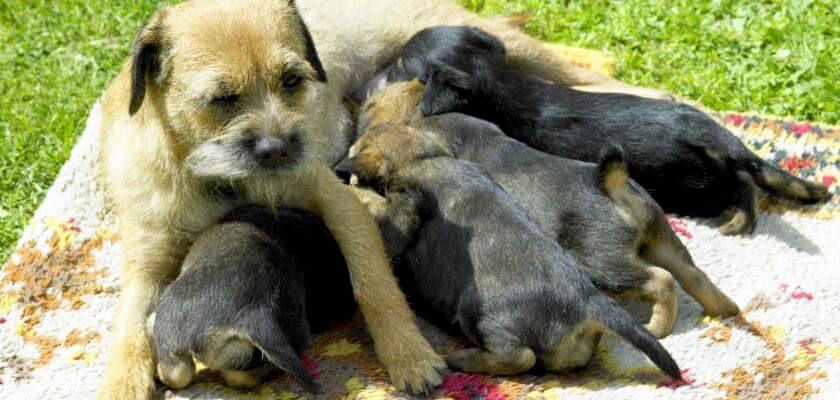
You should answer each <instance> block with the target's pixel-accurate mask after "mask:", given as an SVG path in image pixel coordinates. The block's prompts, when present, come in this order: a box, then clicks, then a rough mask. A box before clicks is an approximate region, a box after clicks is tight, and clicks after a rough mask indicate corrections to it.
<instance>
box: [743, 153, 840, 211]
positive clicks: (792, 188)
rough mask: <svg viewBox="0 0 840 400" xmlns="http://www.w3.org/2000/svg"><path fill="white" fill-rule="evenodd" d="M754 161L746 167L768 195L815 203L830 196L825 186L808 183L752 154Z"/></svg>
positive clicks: (754, 180)
mask: <svg viewBox="0 0 840 400" xmlns="http://www.w3.org/2000/svg"><path fill="white" fill-rule="evenodd" d="M752 156H754V159H753V160H751V161H752V162H750V163H748V167H744V169H746V170H747V171H748V172H749V173H750V175H751V176H752V178H753V182H755V184H756V185H758V187H760V188H761V189H763V190H764V191H766V192H767V193H769V194H771V195H773V196H778V197H783V198H786V199H791V200H796V201H801V202H805V203H814V202H818V201H820V200H823V199H825V198H826V197H827V196H828V188H827V187H826V186H824V185H821V184H818V183H813V182H808V181H806V180H804V179H801V178H799V177H796V176H794V175H792V174H790V173H788V172H787V171H785V170H783V169H781V168H779V167H777V166H775V165H772V164H770V163H768V162H766V161H764V160H762V159H761V158H760V157H758V156H756V155H754V154H752Z"/></svg>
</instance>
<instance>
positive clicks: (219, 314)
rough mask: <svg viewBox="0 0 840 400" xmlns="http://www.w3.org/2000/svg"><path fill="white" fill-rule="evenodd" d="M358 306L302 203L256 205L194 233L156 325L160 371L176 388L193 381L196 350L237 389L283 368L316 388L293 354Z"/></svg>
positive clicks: (339, 261)
mask: <svg viewBox="0 0 840 400" xmlns="http://www.w3.org/2000/svg"><path fill="white" fill-rule="evenodd" d="M323 293H329V296H320V294H323ZM316 294H317V295H316ZM354 309H355V303H354V302H353V294H352V289H351V286H350V278H349V276H348V273H347V267H346V264H345V261H344V257H342V255H341V251H340V250H339V248H338V245H337V244H336V242H335V240H334V239H333V237H332V236H331V235H330V233H329V231H328V230H327V228H326V227H325V226H324V224H323V223H322V222H321V220H319V219H318V218H317V217H315V216H314V215H313V214H312V213H310V212H307V211H303V210H294V209H285V208H281V209H277V210H275V211H273V212H272V211H270V210H269V209H266V208H263V207H256V206H250V207H242V208H239V209H236V210H234V211H233V212H231V213H230V214H229V215H228V216H227V217H225V218H224V219H222V220H221V221H220V222H219V223H218V224H216V225H214V226H212V227H211V228H210V229H208V230H207V231H206V232H205V233H203V234H202V235H201V236H200V237H199V238H198V240H196V242H195V244H194V245H193V246H192V248H191V249H190V252H189V254H188V255H187V257H186V259H185V260H184V266H183V269H182V272H181V275H180V276H179V277H178V279H177V280H175V282H173V283H172V284H171V285H169V287H167V288H166V290H165V291H164V293H163V296H162V297H161V301H160V304H159V305H158V307H157V310H156V313H155V314H153V317H152V318H151V321H150V322H149V325H151V326H153V331H154V337H155V343H156V344H157V354H158V369H159V371H160V377H161V379H162V380H163V381H164V383H166V384H167V385H169V386H171V387H173V388H182V387H185V386H187V385H189V384H190V383H191V382H192V380H193V378H194V377H195V363H194V361H193V357H195V358H196V359H198V360H199V361H201V362H203V363H204V364H206V365H207V366H208V367H209V368H211V369H214V370H219V371H220V372H221V374H222V377H223V378H224V380H225V382H226V383H227V384H229V385H231V386H234V387H252V386H255V385H256V384H258V383H259V382H260V381H262V380H264V379H266V378H268V377H270V376H272V375H275V374H276V373H277V372H278V371H279V370H282V371H285V372H287V373H289V375H291V377H292V378H293V379H294V381H295V382H297V383H298V384H299V385H301V386H302V387H303V388H304V389H306V390H308V391H310V392H316V391H317V384H316V383H315V381H314V379H313V378H312V376H311V375H310V374H309V371H308V370H307V369H306V367H305V366H304V365H303V363H302V362H301V361H300V359H299V358H298V356H297V354H296V353H297V352H299V351H301V350H302V349H303V347H304V346H305V345H306V344H307V343H308V340H309V334H310V330H312V331H316V332H317V331H319V330H323V329H324V328H325V327H327V326H328V325H329V324H331V323H334V322H336V321H338V320H340V319H343V318H346V317H349V316H350V315H351V314H352V312H353V310H354Z"/></svg>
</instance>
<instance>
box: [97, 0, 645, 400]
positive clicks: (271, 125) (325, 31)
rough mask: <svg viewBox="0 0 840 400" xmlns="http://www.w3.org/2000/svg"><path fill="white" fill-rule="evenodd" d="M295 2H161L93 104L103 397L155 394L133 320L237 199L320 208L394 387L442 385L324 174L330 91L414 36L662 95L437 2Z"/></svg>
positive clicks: (360, 225) (344, 126)
mask: <svg viewBox="0 0 840 400" xmlns="http://www.w3.org/2000/svg"><path fill="white" fill-rule="evenodd" d="M298 3H299V4H297V5H295V4H294V3H293V2H289V1H288V0H275V1H258V0H238V1H232V0H205V1H195V2H185V3H182V4H179V5H176V6H171V7H165V8H163V9H161V10H160V11H159V12H158V13H156V14H155V15H154V16H153V17H152V18H151V19H150V20H149V22H148V23H147V24H146V25H145V26H144V27H143V28H142V29H141V30H140V32H139V33H138V35H137V37H136V38H135V40H134V46H133V53H132V56H131V59H130V60H129V62H127V63H126V65H125V66H124V67H123V69H122V71H121V72H120V74H119V75H118V76H117V78H116V79H115V81H114V82H113V83H112V84H111V86H110V87H109V88H108V89H107V91H106V93H105V95H104V97H103V99H102V103H103V109H104V114H105V117H104V118H105V119H104V122H103V124H102V132H101V136H102V154H101V157H100V158H101V165H102V172H103V177H104V180H105V184H106V187H107V193H108V196H109V198H110V200H111V201H112V202H113V205H114V208H115V209H116V211H117V214H118V224H119V228H120V232H121V236H122V238H123V240H124V252H125V270H124V273H123V283H122V292H121V293H120V300H119V304H118V307H117V308H118V309H117V317H116V321H115V323H114V330H115V332H114V335H115V340H114V341H113V343H112V345H111V351H110V356H109V359H108V366H107V372H106V376H105V382H104V384H103V385H102V387H101V388H100V391H99V397H100V398H102V399H143V398H150V397H151V396H152V395H153V393H154V373H155V361H154V356H153V355H154V354H155V352H154V344H153V341H152V340H151V338H150V336H149V334H148V333H147V332H146V331H145V330H144V328H143V326H144V320H145V318H146V316H147V315H148V314H149V313H150V312H151V311H152V310H153V309H154V307H155V305H156V303H157V301H158V297H159V295H160V292H161V290H162V288H163V287H164V285H166V284H167V283H168V282H171V281H172V280H173V279H174V278H175V277H176V276H177V275H178V271H179V269H180V266H181V262H182V259H183V257H184V254H185V253H186V251H187V250H188V248H189V246H190V244H191V242H192V240H193V239H194V238H195V237H196V236H197V235H198V234H199V233H201V232H202V231H203V230H205V229H206V228H207V227H208V226H210V225H211V224H213V223H214V222H216V221H217V220H218V219H219V218H220V217H221V216H223V215H224V214H225V213H227V212H228V211H229V210H230V209H232V208H233V207H235V206H236V205H237V204H241V203H257V204H265V205H279V204H283V205H286V206H291V207H302V208H307V209H310V210H312V211H314V212H315V213H317V214H318V215H319V216H320V217H321V218H322V219H323V220H324V222H325V223H326V225H327V226H328V227H329V229H330V231H331V232H332V233H333V235H334V236H335V238H336V241H337V242H338V243H339V246H340V248H341V250H342V253H343V254H344V256H345V258H346V259H347V264H348V267H349V269H350V275H351V279H352V281H353V286H354V293H355V295H356V297H357V300H358V303H359V305H360V307H361V309H362V311H363V313H364V315H365V320H366V321H367V324H368V328H369V329H370V332H371V336H372V338H373V340H374V342H375V350H376V353H377V355H378V357H379V359H380V360H381V361H382V363H383V364H384V366H385V368H386V370H387V372H388V374H389V376H390V378H391V380H392V382H393V383H394V385H395V386H396V387H397V388H398V389H401V390H407V391H410V392H414V393H420V392H428V391H429V390H431V388H432V387H434V386H436V385H438V384H439V383H440V381H441V374H442V372H443V366H444V363H443V361H442V360H441V359H440V357H439V356H438V355H437V354H436V353H435V352H434V351H433V349H432V348H431V347H430V346H429V345H428V343H427V342H426V340H425V339H424V338H423V337H422V335H421V334H420V332H419V330H418V329H417V327H416V325H415V324H414V316H413V314H412V313H411V311H410V310H409V308H408V306H407V304H406V302H405V299H404V297H403V295H402V293H401V292H399V289H398V287H397V285H396V282H395V280H394V278H393V276H392V275H391V272H390V269H389V267H388V264H387V261H386V258H385V256H384V253H383V250H382V243H381V239H380V237H379V234H378V232H377V230H376V227H375V225H374V224H373V221H372V220H371V218H370V216H369V215H368V214H367V212H366V211H365V209H364V208H363V207H362V206H361V204H359V203H358V201H357V200H356V199H355V197H354V196H353V195H352V194H351V193H350V192H349V190H348V189H346V188H345V187H343V186H342V185H341V184H340V182H339V181H338V180H337V178H335V176H334V175H333V174H332V172H331V170H330V166H332V165H333V164H334V163H335V162H336V161H338V159H339V158H340V157H341V156H342V155H344V154H345V152H346V149H347V147H348V145H349V142H350V140H351V139H352V134H351V132H352V129H351V122H350V116H349V114H348V112H347V110H346V109H345V108H344V107H342V103H341V100H342V98H343V96H345V95H346V94H347V93H349V92H351V91H353V90H356V89H358V87H360V86H361V85H362V82H363V80H364V79H366V78H368V77H369V76H371V75H372V74H374V72H376V70H377V69H378V68H379V67H381V66H383V65H385V64H386V63H388V62H390V61H392V59H393V58H394V57H395V56H396V54H397V52H398V51H399V50H400V49H401V47H402V45H403V44H405V42H406V41H407V40H408V39H409V38H410V37H411V36H412V35H413V34H414V33H416V32H417V31H419V30H421V29H423V28H426V27H428V26H432V25H437V24H462V25H463V24H466V25H474V26H479V27H482V28H484V29H486V30H488V31H490V32H493V33H494V34H496V35H498V36H499V37H501V38H502V40H503V41H504V42H505V45H506V46H507V47H508V49H509V55H510V59H511V61H512V62H513V63H514V64H515V65H517V67H518V68H520V69H521V70H523V71H527V72H529V73H533V74H536V75H538V76H541V77H543V78H546V79H550V80H552V81H555V82H562V83H564V84H568V85H585V86H587V87H588V90H593V91H616V90H621V91H625V92H632V93H635V94H642V95H650V96H658V95H660V92H657V91H653V90H648V89H640V88H633V87H629V86H627V85H623V84H621V83H619V82H617V81H614V80H611V79H610V78H607V77H605V76H603V75H600V74H598V73H594V72H591V71H586V70H583V69H580V68H576V67H574V66H571V65H570V64H568V63H567V62H565V61H564V60H562V59H560V58H558V57H557V56H555V55H553V54H551V53H549V52H548V51H546V50H545V49H544V48H543V47H542V46H541V45H540V44H539V43H538V42H536V41H534V40H533V39H530V38H528V37H527V36H526V35H524V34H522V33H520V32H518V31H516V30H515V29H514V28H511V27H508V26H506V25H505V24H504V23H503V22H502V21H489V20H481V19H479V18H478V17H476V16H474V15H472V14H469V13H467V12H466V11H465V10H463V9H461V8H460V7H458V6H457V5H454V4H451V3H449V2H446V1H442V0H431V1H429V0H426V1H418V2H411V3H409V2H404V1H398V0H376V1H368V2H358V1H356V0H337V1H325V0H305V1H300V2H298ZM298 10H299V11H300V12H298ZM301 15H302V17H303V19H301ZM303 20H306V21H308V22H309V23H310V24H311V25H312V28H313V29H312V31H311V34H310V32H309V31H308V30H307V27H306V25H304V23H303ZM314 44H317V51H316V46H315V45H314Z"/></svg>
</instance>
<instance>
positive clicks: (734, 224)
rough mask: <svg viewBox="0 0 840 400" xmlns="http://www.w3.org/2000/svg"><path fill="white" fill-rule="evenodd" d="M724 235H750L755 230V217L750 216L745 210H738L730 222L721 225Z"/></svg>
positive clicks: (721, 231)
mask: <svg viewBox="0 0 840 400" xmlns="http://www.w3.org/2000/svg"><path fill="white" fill-rule="evenodd" d="M719 230H720V233H721V235H724V236H734V235H749V234H751V233H753V231H754V230H755V218H749V216H747V214H746V213H745V212H744V211H741V210H737V211H735V214H734V215H733V216H732V219H730V220H729V222H727V223H725V224H723V225H722V226H721V227H720V229H719Z"/></svg>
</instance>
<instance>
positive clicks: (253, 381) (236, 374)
mask: <svg viewBox="0 0 840 400" xmlns="http://www.w3.org/2000/svg"><path fill="white" fill-rule="evenodd" d="M220 372H221V374H222V379H224V380H225V384H227V385H228V386H230V387H234V388H237V389H251V388H253V387H256V386H257V385H259V384H260V382H261V381H262V380H261V379H260V377H259V376H257V375H256V374H254V373H251V372H247V371H234V370H232V369H226V370H222V371H220Z"/></svg>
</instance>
